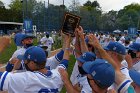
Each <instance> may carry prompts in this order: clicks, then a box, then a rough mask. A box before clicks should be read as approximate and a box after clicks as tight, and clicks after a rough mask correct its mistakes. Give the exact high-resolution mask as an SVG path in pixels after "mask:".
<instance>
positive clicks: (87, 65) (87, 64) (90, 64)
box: [82, 62, 94, 74]
mask: <svg viewBox="0 0 140 93" xmlns="http://www.w3.org/2000/svg"><path fill="white" fill-rule="evenodd" d="M93 64H94V62H86V63H84V64H83V66H82V68H83V69H84V71H85V72H86V73H88V74H90V69H91V66H92V65H93Z"/></svg>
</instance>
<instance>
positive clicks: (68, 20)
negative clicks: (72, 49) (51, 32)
mask: <svg viewBox="0 0 140 93" xmlns="http://www.w3.org/2000/svg"><path fill="white" fill-rule="evenodd" d="M80 20H81V17H79V16H77V15H74V14H71V13H65V15H64V21H63V25H62V32H63V33H64V34H70V35H71V36H72V37H74V36H75V35H74V31H75V28H76V27H78V26H79V23H80Z"/></svg>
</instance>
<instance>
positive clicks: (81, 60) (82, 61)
mask: <svg viewBox="0 0 140 93" xmlns="http://www.w3.org/2000/svg"><path fill="white" fill-rule="evenodd" d="M76 59H77V60H78V61H80V62H81V63H85V60H83V59H82V58H81V57H79V58H76Z"/></svg>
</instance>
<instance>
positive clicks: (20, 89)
mask: <svg viewBox="0 0 140 93" xmlns="http://www.w3.org/2000/svg"><path fill="white" fill-rule="evenodd" d="M66 38H67V42H66V47H67V48H66V49H65V50H64V56H63V60H62V61H61V63H60V64H59V65H58V66H57V68H56V69H53V70H47V69H46V68H45V64H46V54H45V52H44V50H43V49H41V48H39V47H34V46H33V47H30V48H28V49H27V50H26V52H25V54H24V56H19V59H23V60H24V62H25V66H26V68H28V71H25V72H24V71H23V70H22V71H23V72H10V73H8V72H4V73H3V74H2V76H1V79H0V84H1V90H2V91H3V90H8V93H58V92H60V91H61V89H62V87H63V82H62V79H61V76H60V73H59V72H58V69H59V68H63V69H66V68H67V66H68V60H69V48H70V36H66ZM56 82H57V83H56Z"/></svg>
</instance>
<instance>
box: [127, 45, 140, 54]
mask: <svg viewBox="0 0 140 93" xmlns="http://www.w3.org/2000/svg"><path fill="white" fill-rule="evenodd" d="M128 49H130V50H132V51H138V52H140V43H132V44H131V45H130V46H129V47H128Z"/></svg>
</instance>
